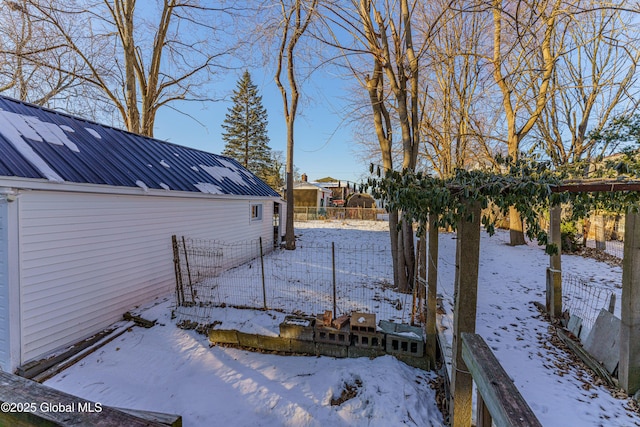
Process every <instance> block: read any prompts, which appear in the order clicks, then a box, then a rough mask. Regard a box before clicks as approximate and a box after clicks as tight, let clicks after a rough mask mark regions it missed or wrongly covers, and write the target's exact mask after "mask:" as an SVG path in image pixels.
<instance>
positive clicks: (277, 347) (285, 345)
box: [258, 335, 291, 353]
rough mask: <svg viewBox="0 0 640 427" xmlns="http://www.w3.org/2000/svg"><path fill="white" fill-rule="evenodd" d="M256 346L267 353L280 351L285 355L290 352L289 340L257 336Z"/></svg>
mask: <svg viewBox="0 0 640 427" xmlns="http://www.w3.org/2000/svg"><path fill="white" fill-rule="evenodd" d="M258 345H259V346H260V348H261V349H263V350H267V351H282V352H286V353H289V352H290V351H291V340H290V339H289V338H283V337H270V336H266V335H258Z"/></svg>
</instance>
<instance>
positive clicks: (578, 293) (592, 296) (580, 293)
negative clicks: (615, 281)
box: [562, 273, 614, 330]
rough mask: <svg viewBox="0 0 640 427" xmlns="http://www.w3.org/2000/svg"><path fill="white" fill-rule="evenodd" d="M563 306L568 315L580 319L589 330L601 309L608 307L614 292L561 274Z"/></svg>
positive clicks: (578, 278) (575, 277)
mask: <svg viewBox="0 0 640 427" xmlns="http://www.w3.org/2000/svg"><path fill="white" fill-rule="evenodd" d="M562 286H563V295H562V296H563V298H562V299H563V306H564V307H565V309H566V310H568V311H569V314H570V315H576V316H579V317H580V318H581V319H582V327H583V328H585V329H586V330H591V328H593V325H594V323H595V322H596V318H597V317H598V314H599V313H600V310H601V309H603V308H604V309H608V308H609V304H610V303H611V298H612V296H613V295H614V292H613V291H611V290H610V289H606V288H602V287H598V286H594V285H593V284H591V283H589V282H587V281H586V280H584V279H582V278H580V277H577V276H573V275H570V274H564V273H563V274H562Z"/></svg>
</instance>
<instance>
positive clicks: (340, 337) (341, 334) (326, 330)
mask: <svg viewBox="0 0 640 427" xmlns="http://www.w3.org/2000/svg"><path fill="white" fill-rule="evenodd" d="M314 340H315V342H317V343H319V342H320V343H327V344H338V345H344V346H347V345H349V344H351V339H350V334H349V331H347V330H339V329H335V328H330V327H327V326H320V327H319V326H317V325H316V329H315V338H314Z"/></svg>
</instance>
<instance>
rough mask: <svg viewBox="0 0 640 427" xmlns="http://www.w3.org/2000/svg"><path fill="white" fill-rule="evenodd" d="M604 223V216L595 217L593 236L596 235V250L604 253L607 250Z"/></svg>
mask: <svg viewBox="0 0 640 427" xmlns="http://www.w3.org/2000/svg"><path fill="white" fill-rule="evenodd" d="M604 225H605V221H604V215H596V217H595V235H596V249H597V250H599V251H604V250H606V249H607V241H606V237H605V226H604Z"/></svg>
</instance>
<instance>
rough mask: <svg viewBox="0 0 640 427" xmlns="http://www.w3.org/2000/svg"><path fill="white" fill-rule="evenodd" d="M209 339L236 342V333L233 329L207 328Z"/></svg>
mask: <svg viewBox="0 0 640 427" xmlns="http://www.w3.org/2000/svg"><path fill="white" fill-rule="evenodd" d="M209 341H210V342H212V343H220V344H238V334H237V332H236V330H235V329H231V330H229V329H209Z"/></svg>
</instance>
